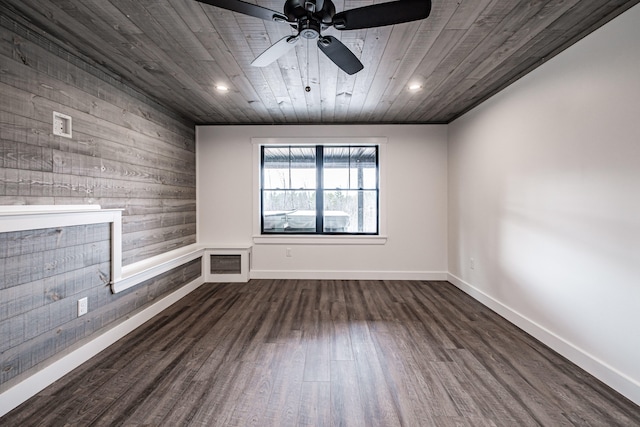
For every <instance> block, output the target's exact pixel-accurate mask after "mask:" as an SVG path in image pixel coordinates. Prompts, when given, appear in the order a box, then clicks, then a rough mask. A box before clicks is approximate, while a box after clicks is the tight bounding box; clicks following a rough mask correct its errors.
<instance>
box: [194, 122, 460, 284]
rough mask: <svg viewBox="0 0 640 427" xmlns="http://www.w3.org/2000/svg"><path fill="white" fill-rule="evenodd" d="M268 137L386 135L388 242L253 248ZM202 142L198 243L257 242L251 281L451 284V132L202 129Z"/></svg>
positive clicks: (438, 128)
mask: <svg viewBox="0 0 640 427" xmlns="http://www.w3.org/2000/svg"><path fill="white" fill-rule="evenodd" d="M265 137H280V138H285V137H323V138H341V137H352V138H355V137H385V138H386V139H387V144H386V147H385V149H384V152H383V153H382V154H381V156H384V158H381V160H380V162H381V168H383V171H382V174H383V177H384V181H385V182H384V184H383V185H384V187H383V188H382V191H384V201H383V203H385V204H386V233H385V234H386V236H387V240H386V243H385V244H358V245H352V244H297V243H296V242H295V241H290V242H286V243H284V244H254V243H253V236H254V226H253V224H254V218H255V216H254V215H256V212H257V209H258V208H257V207H255V206H254V203H255V197H254V187H255V184H254V169H255V167H254V149H253V145H252V143H251V139H252V138H265ZM196 140H197V161H198V186H199V187H198V204H199V206H198V212H199V218H198V239H199V240H198V241H199V243H203V244H207V245H209V244H210V245H214V246H221V247H224V246H235V245H244V244H254V246H253V254H252V263H251V264H252V265H251V276H252V277H265V278H266V277H273V278H306V277H313V278H324V277H326V278H342V279H348V278H406V279H418V278H422V279H446V271H447V251H446V246H447V184H446V182H447V145H446V140H447V127H446V126H442V125H416V126H412V125H409V126H406V125H402V126H400V125H375V126H349V125H336V126H317V125H313V126H199V127H198V128H197V131H196ZM286 248H291V252H292V255H293V256H292V257H290V258H288V257H286V256H285V249H286Z"/></svg>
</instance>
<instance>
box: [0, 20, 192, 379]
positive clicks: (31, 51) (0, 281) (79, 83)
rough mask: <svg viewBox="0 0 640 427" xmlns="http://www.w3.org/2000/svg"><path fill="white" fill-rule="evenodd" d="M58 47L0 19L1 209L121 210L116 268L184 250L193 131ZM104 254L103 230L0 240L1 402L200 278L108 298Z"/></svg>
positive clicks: (166, 280) (180, 272)
mask: <svg viewBox="0 0 640 427" xmlns="http://www.w3.org/2000/svg"><path fill="white" fill-rule="evenodd" d="M65 46H66V45H64V44H62V43H60V42H58V41H56V40H53V39H52V38H50V37H49V36H47V35H46V34H44V33H43V32H42V31H40V30H39V29H37V28H29V27H28V24H27V23H25V22H24V21H21V20H20V19H18V18H16V17H15V16H9V14H5V13H0V95H1V96H0V205H68V204H74V205H77V204H100V205H102V207H104V208H123V209H124V214H123V264H124V265H127V264H130V263H133V262H136V261H139V260H141V259H145V258H148V257H150V256H154V255H158V254H161V253H164V252H167V251H169V250H172V249H176V248H179V247H182V246H185V245H188V244H191V243H194V242H195V241H196V185H195V180H196V179H195V130H194V125H193V123H192V122H190V121H188V120H185V119H183V118H181V117H180V116H178V115H177V114H175V113H174V112H172V110H170V109H169V108H167V107H166V106H162V105H159V104H157V103H155V102H154V101H153V100H151V99H150V98H148V97H147V96H146V95H144V94H143V93H140V92H138V91H137V90H135V89H134V88H132V87H129V86H127V85H126V84H124V83H123V82H122V81H121V79H120V78H119V77H118V76H116V75H114V74H112V73H110V72H109V71H108V69H107V68H105V67H102V66H101V65H99V64H95V63H92V62H91V61H89V60H88V59H86V58H84V57H82V56H81V55H80V54H78V53H73V52H72V49H67V48H66V47H65ZM105 66H106V67H108V64H105ZM53 111H58V112H60V113H63V114H67V115H69V116H71V117H72V120H73V132H72V133H73V137H72V138H71V139H67V138H63V137H60V136H54V135H53V131H52V117H53ZM109 245H110V242H109V228H108V225H107V224H99V225H89V226H78V227H63V228H52V229H46V230H38V231H23V232H15V233H0V337H1V339H0V391H2V390H4V389H7V388H8V387H10V386H11V385H12V384H14V383H16V382H18V381H19V380H21V379H22V378H24V377H26V376H28V375H29V374H30V372H32V371H33V370H37V369H39V367H40V366H42V365H43V364H46V363H48V362H50V361H51V360H54V359H55V358H56V357H59V356H60V355H61V354H64V353H65V352H66V351H69V349H70V348H72V347H73V346H74V345H78V344H80V343H82V342H83V341H85V340H87V339H88V338H90V337H91V336H92V334H94V333H96V332H97V331H100V330H103V329H104V328H106V327H108V326H109V325H114V324H116V323H117V322H119V321H121V320H122V319H124V318H126V317H127V316H129V315H130V314H131V313H133V312H135V311H136V310H139V309H140V308H142V307H144V306H146V305H148V304H150V303H152V302H153V301H154V300H156V299H157V298H158V297H160V296H162V295H165V294H167V293H168V292H170V291H172V290H176V289H178V288H179V287H181V286H183V285H184V284H186V283H188V282H190V281H192V280H193V279H195V278H197V277H199V276H200V274H201V260H199V259H198V260H195V261H193V262H191V263H189V264H187V265H185V266H183V267H181V268H177V269H175V270H173V271H170V272H168V273H166V274H164V275H162V276H159V277H156V278H154V279H152V280H149V281H148V282H145V283H142V284H140V285H138V286H136V287H134V288H132V289H130V290H128V291H125V292H123V293H120V294H117V295H113V294H111V292H110V289H109V285H108V282H109V280H110V277H109V271H110V268H109V263H110V259H109V257H110V251H109ZM85 296H87V297H88V298H89V313H88V314H87V315H85V316H82V317H79V318H78V317H76V314H77V300H78V299H79V298H82V297H85Z"/></svg>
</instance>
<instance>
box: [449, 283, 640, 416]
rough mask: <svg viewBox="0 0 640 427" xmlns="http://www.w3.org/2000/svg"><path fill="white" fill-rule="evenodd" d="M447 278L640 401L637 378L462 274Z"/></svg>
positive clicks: (619, 390) (527, 331) (479, 300)
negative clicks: (527, 315) (575, 343)
mask: <svg viewBox="0 0 640 427" xmlns="http://www.w3.org/2000/svg"><path fill="white" fill-rule="evenodd" d="M448 280H449V282H451V283H452V284H453V285H454V286H456V287H457V288H458V289H460V290H461V291H463V292H464V293H466V294H468V295H469V296H471V297H472V298H474V299H475V300H477V301H478V302H480V303H482V304H483V305H485V306H486V307H488V308H490V309H491V310H493V311H495V312H496V313H498V314H499V315H500V316H502V317H504V318H505V319H507V320H508V321H509V322H511V323H513V324H514V325H516V326H517V327H519V328H520V329H522V330H523V331H525V332H526V333H528V334H529V335H531V336H533V337H534V338H536V339H538V340H539V341H541V342H543V343H544V344H546V345H547V346H549V347H551V348H552V349H553V350H555V351H556V352H558V353H559V354H561V355H562V356H564V357H566V358H567V359H569V360H570V361H571V362H573V363H575V364H576V365H578V366H580V367H581V368H582V369H584V370H585V371H587V372H589V373H590V374H591V375H593V376H594V377H596V378H598V379H599V380H600V381H602V382H604V383H605V384H607V385H608V386H609V387H611V388H613V389H614V390H616V391H618V392H619V393H620V394H622V395H624V396H626V397H627V398H628V399H629V400H631V401H633V402H634V403H636V404H638V405H640V384H639V383H638V382H637V381H635V380H633V379H632V378H629V377H628V376H626V375H625V374H623V373H622V372H619V371H617V370H616V369H614V368H613V367H611V366H609V365H608V364H606V363H605V362H603V361H602V360H599V359H597V358H596V357H594V356H592V355H591V354H589V353H587V352H586V351H584V350H582V349H581V348H579V347H577V346H575V345H574V344H572V343H571V342H569V341H567V340H565V339H564V338H562V337H560V336H558V335H556V334H554V333H553V332H552V331H550V330H548V329H546V328H544V327H542V326H541V325H539V324H537V323H536V322H534V321H533V320H531V319H529V318H527V317H525V316H523V315H522V314H520V313H518V312H517V311H515V310H513V309H511V308H510V307H508V306H506V305H505V304H503V303H501V302H500V301H498V300H496V299H494V298H493V297H491V296H490V295H487V294H486V293H484V292H483V291H481V290H480V289H478V288H476V287H474V286H473V285H471V284H470V283H468V282H465V281H464V280H462V279H460V278H459V277H457V276H455V275H453V274H451V273H449V274H448Z"/></svg>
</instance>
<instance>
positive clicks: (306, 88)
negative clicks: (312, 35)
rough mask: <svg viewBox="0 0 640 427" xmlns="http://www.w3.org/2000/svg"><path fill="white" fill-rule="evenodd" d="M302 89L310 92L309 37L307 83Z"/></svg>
mask: <svg viewBox="0 0 640 427" xmlns="http://www.w3.org/2000/svg"><path fill="white" fill-rule="evenodd" d="M304 90H305V92H311V86H309V39H307V85H306V86H305V88H304Z"/></svg>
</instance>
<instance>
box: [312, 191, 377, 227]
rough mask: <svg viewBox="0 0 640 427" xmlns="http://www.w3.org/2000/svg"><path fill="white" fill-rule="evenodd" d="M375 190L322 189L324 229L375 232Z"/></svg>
mask: <svg viewBox="0 0 640 427" xmlns="http://www.w3.org/2000/svg"><path fill="white" fill-rule="evenodd" d="M377 221H378V201H377V191H376V190H364V191H361V190H345V191H343V190H326V191H324V231H325V232H347V233H376V232H377V231H378V226H377Z"/></svg>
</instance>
